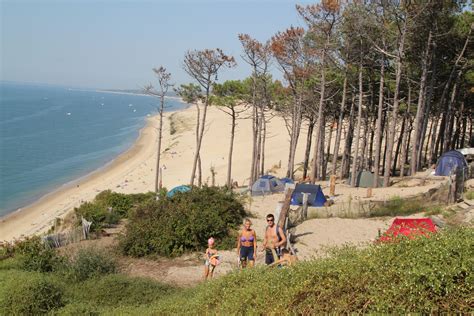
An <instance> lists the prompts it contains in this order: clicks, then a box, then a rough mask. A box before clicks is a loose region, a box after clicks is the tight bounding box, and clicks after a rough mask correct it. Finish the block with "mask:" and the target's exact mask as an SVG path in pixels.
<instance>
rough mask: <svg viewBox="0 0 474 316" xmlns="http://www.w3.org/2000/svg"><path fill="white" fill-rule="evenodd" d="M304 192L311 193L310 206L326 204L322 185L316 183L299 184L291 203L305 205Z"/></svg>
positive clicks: (309, 197)
mask: <svg viewBox="0 0 474 316" xmlns="http://www.w3.org/2000/svg"><path fill="white" fill-rule="evenodd" d="M303 193H309V196H308V205H309V206H324V204H325V203H326V201H327V200H326V197H325V196H324V193H323V190H322V189H321V186H320V185H316V184H303V183H301V184H297V185H296V187H295V190H294V191H293V194H292V195H291V205H303Z"/></svg>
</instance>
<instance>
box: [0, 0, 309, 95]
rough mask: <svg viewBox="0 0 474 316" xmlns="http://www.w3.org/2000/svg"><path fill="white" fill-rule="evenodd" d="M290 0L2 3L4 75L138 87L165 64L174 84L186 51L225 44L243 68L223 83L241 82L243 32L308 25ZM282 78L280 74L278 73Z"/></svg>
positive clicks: (182, 78) (180, 79) (225, 75)
mask: <svg viewBox="0 0 474 316" xmlns="http://www.w3.org/2000/svg"><path fill="white" fill-rule="evenodd" d="M313 2H314V1H304V0H302V1H291V0H273V1H268V0H253V1H250V0H242V1H237V0H232V1H231V0H220V1H217V0H214V1H211V0H207V1H204V0H196V1H191V0H175V1H165V0H163V1H158V0H157V1H112V0H108V1H107V0H102V1H89V0H83V1H79V0H76V1H71V0H63V1H59V0H57V1H52V0H48V1H47V0H37V1H22V0H15V1H11V0H0V3H1V8H0V12H1V65H0V75H1V79H2V80H8V81H21V82H36V83H49V84H59V85H66V86H73V87H84V88H102V89H107V88H111V89H139V88H141V87H143V86H144V85H145V84H147V83H149V82H151V83H153V74H152V71H151V68H152V67H157V66H160V65H163V66H164V67H166V68H167V69H168V70H169V71H170V72H171V74H172V76H173V80H174V82H175V83H177V84H180V83H185V82H190V81H191V80H192V79H191V78H190V77H188V76H187V74H186V73H185V72H184V70H183V69H182V60H183V56H184V53H185V51H186V50H188V49H204V48H216V47H219V48H222V49H223V50H224V52H226V53H227V54H231V55H233V56H234V57H236V59H237V62H238V66H237V68H235V69H233V70H226V71H224V72H222V74H221V75H220V76H219V80H220V81H222V80H227V79H242V78H244V77H247V76H248V75H249V74H250V69H249V68H248V67H247V66H246V65H245V64H244V62H243V60H242V59H241V58H240V55H241V53H242V49H241V45H240V42H239V41H238V38H237V34H238V33H248V34H250V35H251V36H252V37H254V38H257V39H258V40H260V41H265V40H267V39H269V38H270V37H271V36H272V35H273V34H275V33H276V32H277V31H281V30H284V29H285V28H287V27H289V26H291V25H294V26H304V23H303V21H302V20H301V19H300V18H298V16H297V13H296V10H295V4H297V3H299V4H308V3H313ZM274 68H276V66H274ZM273 72H274V74H275V76H277V77H278V71H277V70H276V69H274V70H273Z"/></svg>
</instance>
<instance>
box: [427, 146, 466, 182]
mask: <svg viewBox="0 0 474 316" xmlns="http://www.w3.org/2000/svg"><path fill="white" fill-rule="evenodd" d="M456 168H458V169H459V170H462V171H464V174H466V172H467V162H466V159H465V158H464V156H463V154H461V153H460V152H459V151H456V150H451V151H447V152H445V153H444V154H442V155H441V157H439V159H438V163H437V164H436V170H435V175H437V176H449V175H451V174H453V173H454V172H455V171H456Z"/></svg>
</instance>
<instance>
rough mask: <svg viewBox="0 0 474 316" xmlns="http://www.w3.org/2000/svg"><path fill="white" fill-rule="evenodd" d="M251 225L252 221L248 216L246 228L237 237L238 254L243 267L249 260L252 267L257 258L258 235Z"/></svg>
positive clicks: (245, 222)
mask: <svg viewBox="0 0 474 316" xmlns="http://www.w3.org/2000/svg"><path fill="white" fill-rule="evenodd" d="M251 226H252V221H251V220H250V219H248V218H246V219H245V220H244V228H243V230H241V231H240V233H239V236H238V237H237V255H238V256H239V262H240V266H241V267H242V268H245V267H246V266H247V262H248V265H249V266H250V267H253V266H254V263H255V259H256V258H257V235H256V233H255V230H253V229H252V228H251Z"/></svg>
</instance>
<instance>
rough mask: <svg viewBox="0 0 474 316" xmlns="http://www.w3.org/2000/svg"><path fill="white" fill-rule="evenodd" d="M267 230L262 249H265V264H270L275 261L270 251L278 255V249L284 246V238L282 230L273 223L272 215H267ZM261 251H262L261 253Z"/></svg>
mask: <svg viewBox="0 0 474 316" xmlns="http://www.w3.org/2000/svg"><path fill="white" fill-rule="evenodd" d="M267 224H268V226H267V228H266V229H265V238H264V239H263V249H265V264H272V263H273V261H275V259H274V257H273V253H272V249H274V251H276V253H277V255H278V256H279V255H280V247H281V246H283V245H285V244H286V236H285V233H284V232H283V229H281V227H279V226H278V225H277V224H276V223H275V217H274V216H273V214H268V215H267ZM263 249H262V251H263Z"/></svg>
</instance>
